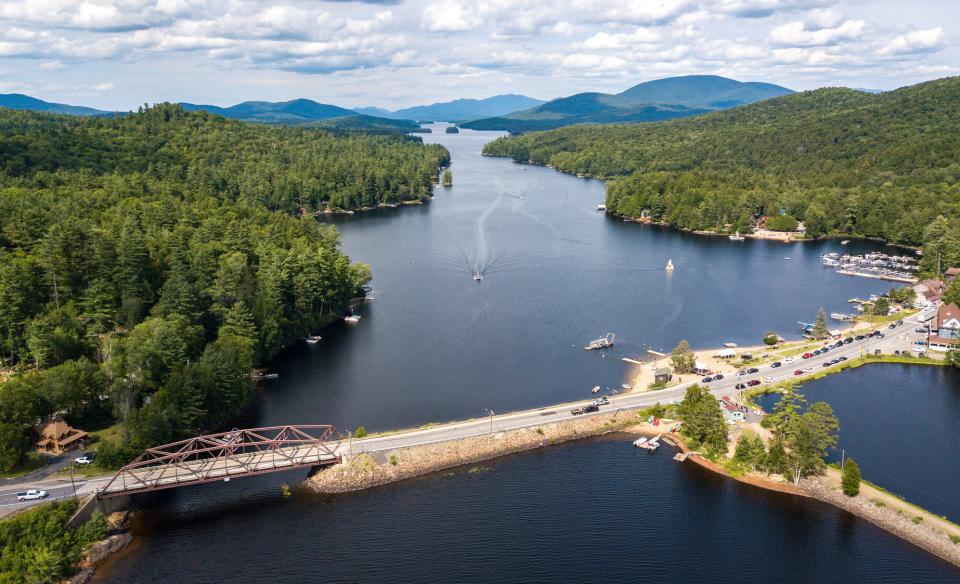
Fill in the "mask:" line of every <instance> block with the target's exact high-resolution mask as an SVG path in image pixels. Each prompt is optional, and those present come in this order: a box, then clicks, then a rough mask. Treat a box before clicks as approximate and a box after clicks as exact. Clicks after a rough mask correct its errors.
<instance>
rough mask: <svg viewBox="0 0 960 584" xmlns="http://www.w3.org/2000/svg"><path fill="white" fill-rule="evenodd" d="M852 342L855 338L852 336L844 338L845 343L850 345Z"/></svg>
mask: <svg viewBox="0 0 960 584" xmlns="http://www.w3.org/2000/svg"><path fill="white" fill-rule="evenodd" d="M852 342H853V339H851V338H850V337H847V338H845V339H843V344H844V345H849V344H850V343H852Z"/></svg>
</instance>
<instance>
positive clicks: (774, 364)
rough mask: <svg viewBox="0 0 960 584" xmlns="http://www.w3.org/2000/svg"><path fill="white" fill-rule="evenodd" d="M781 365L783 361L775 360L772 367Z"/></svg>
mask: <svg viewBox="0 0 960 584" xmlns="http://www.w3.org/2000/svg"><path fill="white" fill-rule="evenodd" d="M781 365H783V363H781V362H780V361H774V362H773V363H771V364H770V366H771V367H780V366H781Z"/></svg>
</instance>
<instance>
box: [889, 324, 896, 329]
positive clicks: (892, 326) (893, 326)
mask: <svg viewBox="0 0 960 584" xmlns="http://www.w3.org/2000/svg"><path fill="white" fill-rule="evenodd" d="M887 328H888V329H891V330H893V329H895V328H897V325H895V324H891V325H890V326H888V327H887Z"/></svg>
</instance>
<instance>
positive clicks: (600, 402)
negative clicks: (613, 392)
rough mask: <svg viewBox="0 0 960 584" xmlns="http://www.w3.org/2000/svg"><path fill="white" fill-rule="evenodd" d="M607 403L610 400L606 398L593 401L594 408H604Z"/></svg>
mask: <svg viewBox="0 0 960 584" xmlns="http://www.w3.org/2000/svg"><path fill="white" fill-rule="evenodd" d="M608 403H610V400H609V399H608V398H607V396H603V397H598V398H597V399H595V400H593V405H595V406H605V405H607V404H608Z"/></svg>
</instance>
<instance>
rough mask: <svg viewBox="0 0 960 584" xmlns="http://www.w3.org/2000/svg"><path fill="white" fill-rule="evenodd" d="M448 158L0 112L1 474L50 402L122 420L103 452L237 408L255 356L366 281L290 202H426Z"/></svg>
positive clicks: (338, 309)
mask: <svg viewBox="0 0 960 584" xmlns="http://www.w3.org/2000/svg"><path fill="white" fill-rule="evenodd" d="M447 156H448V155H447V152H446V151H445V150H444V149H442V148H438V147H427V146H423V145H422V144H421V143H420V142H419V141H410V140H403V139H400V138H389V137H372V136H366V137H361V136H335V135H331V134H328V133H325V132H322V131H319V130H305V129H292V128H270V127H264V126H255V125H248V124H243V123H240V122H233V121H227V120H224V119H222V118H219V117H215V116H211V115H209V114H207V113H203V112H195V113H186V112H183V111H182V110H181V109H180V108H179V107H176V106H170V105H161V106H157V107H155V108H151V109H148V110H146V111H143V112H141V113H138V114H133V115H130V116H127V117H124V118H120V119H110V120H102V119H93V118H85V119H77V118H64V117H57V116H47V115H42V114H33V113H26V112H0V357H2V360H3V364H4V365H5V367H6V371H7V372H8V373H9V372H12V373H13V377H12V379H9V380H7V381H3V382H0V469H9V468H11V467H13V466H15V465H16V464H18V463H19V462H20V461H21V460H22V459H23V454H24V452H25V451H26V450H27V449H28V448H29V445H30V433H29V429H30V427H31V426H32V425H33V424H35V423H36V422H37V421H39V420H42V419H46V418H48V417H50V416H52V415H54V414H57V413H62V414H64V415H65V416H66V417H67V419H68V420H69V421H70V423H71V424H73V425H75V426H77V427H81V428H84V429H96V428H98V427H103V426H106V425H110V424H112V423H114V422H117V421H119V422H121V423H123V427H122V428H123V431H122V432H121V434H120V438H119V440H117V441H116V442H111V443H107V444H105V445H103V446H102V447H101V450H100V452H101V457H100V458H99V459H98V461H102V462H103V463H104V464H107V465H109V464H118V463H122V462H125V461H126V459H127V458H128V457H129V456H130V455H132V454H133V453H134V452H136V451H137V450H138V449H142V448H143V447H145V446H147V445H150V444H156V443H159V442H164V441H168V440H173V439H177V438H180V437H182V436H185V435H191V434H195V433H197V432H200V431H202V430H206V429H211V428H215V427H217V426H219V425H221V424H223V423H225V422H226V421H228V420H230V419H231V418H232V417H234V416H236V415H237V414H238V413H240V412H241V411H242V409H243V407H244V406H245V405H246V404H247V403H248V402H249V400H250V399H251V397H252V387H251V380H250V371H251V368H252V367H253V366H255V365H256V364H258V363H263V362H265V361H266V360H268V359H270V358H271V357H272V356H274V355H275V354H276V353H277V352H278V351H279V350H280V349H281V348H282V347H283V346H284V345H288V344H290V343H292V342H296V341H297V340H298V339H299V338H302V337H303V336H305V335H307V334H310V333H312V332H314V331H316V330H317V329H318V328H319V327H320V326H322V325H324V324H326V323H328V322H330V321H331V320H332V319H335V318H337V317H338V316H339V314H342V311H343V310H344V309H345V308H346V306H347V304H348V302H349V299H350V298H352V297H353V296H355V295H356V294H357V292H358V290H359V288H360V287H361V285H363V284H364V283H366V282H367V281H368V280H369V277H370V274H369V268H368V267H366V266H364V265H362V264H350V261H349V259H348V258H347V257H346V256H344V255H343V254H342V253H341V251H340V250H339V235H338V234H337V232H336V231H335V230H334V229H332V228H325V227H320V226H318V224H317V223H316V220H315V218H314V217H313V216H312V215H311V214H309V213H304V214H301V213H299V212H300V210H306V211H312V210H315V209H318V208H320V207H321V206H322V205H324V204H326V203H328V202H329V203H332V204H336V205H338V206H341V207H347V208H350V207H356V206H359V205H366V204H375V203H376V202H379V201H400V200H404V199H409V198H417V197H421V196H424V195H426V194H428V193H429V192H430V184H431V176H432V175H433V174H435V173H436V171H437V167H438V166H439V165H440V164H442V163H444V162H445V161H446V160H447Z"/></svg>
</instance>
